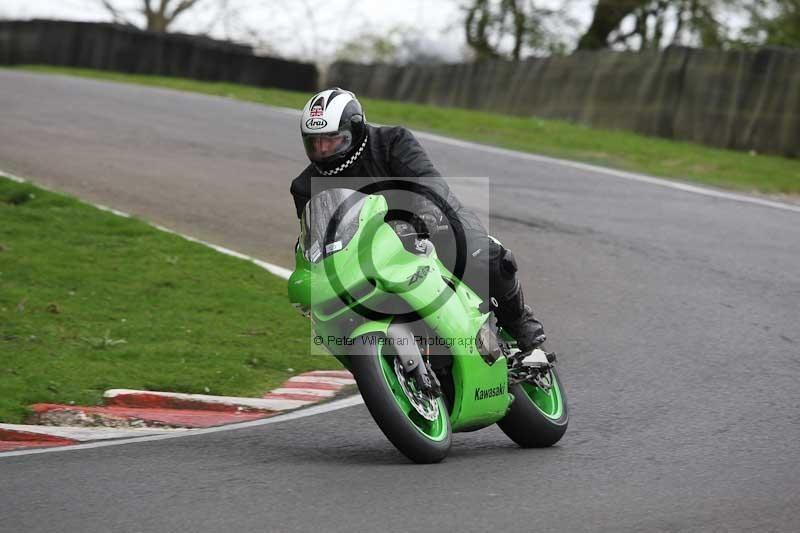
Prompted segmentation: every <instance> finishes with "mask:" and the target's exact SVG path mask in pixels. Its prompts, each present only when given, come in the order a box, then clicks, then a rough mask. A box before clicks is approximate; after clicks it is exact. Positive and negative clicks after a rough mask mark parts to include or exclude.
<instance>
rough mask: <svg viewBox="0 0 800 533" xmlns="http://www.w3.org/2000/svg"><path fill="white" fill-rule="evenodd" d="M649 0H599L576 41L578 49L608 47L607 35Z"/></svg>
mask: <svg viewBox="0 0 800 533" xmlns="http://www.w3.org/2000/svg"><path fill="white" fill-rule="evenodd" d="M649 1H650V0H599V1H598V2H597V6H596V7H595V9H594V16H593V17H592V23H591V25H590V26H589V29H588V30H586V33H584V34H583V36H582V37H581V38H580V40H579V41H578V50H597V49H600V48H608V46H609V42H608V37H609V35H611V32H613V31H614V30H616V29H617V27H618V26H619V25H620V23H621V22H622V21H623V19H625V17H627V16H628V15H630V14H631V13H633V12H634V11H636V10H637V9H639V8H641V7H644V6H645V5H646V4H647V3H649Z"/></svg>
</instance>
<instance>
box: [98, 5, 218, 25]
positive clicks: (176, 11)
mask: <svg viewBox="0 0 800 533" xmlns="http://www.w3.org/2000/svg"><path fill="white" fill-rule="evenodd" d="M99 2H100V4H101V5H102V6H103V7H104V8H105V9H106V10H107V11H108V12H109V13H110V14H111V16H112V17H113V18H114V22H118V23H121V24H128V25H131V26H138V25H137V24H134V23H133V22H132V19H131V17H130V13H131V12H133V13H136V14H137V15H139V16H142V17H144V22H145V26H144V28H145V29H147V30H149V31H155V32H160V33H164V32H166V31H168V30H169V27H170V26H171V25H172V24H173V23H174V22H175V20H176V19H177V18H178V17H180V16H181V15H183V14H184V13H186V12H187V11H189V10H190V9H192V8H194V7H196V6H198V5H200V4H203V3H205V2H206V0H138V3H139V6H138V7H136V8H132V9H126V8H123V7H122V6H121V2H119V1H118V0H99Z"/></svg>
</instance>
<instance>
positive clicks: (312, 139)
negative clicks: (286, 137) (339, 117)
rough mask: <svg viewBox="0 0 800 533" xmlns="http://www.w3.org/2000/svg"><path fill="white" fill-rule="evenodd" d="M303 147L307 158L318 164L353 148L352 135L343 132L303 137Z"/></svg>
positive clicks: (345, 131)
mask: <svg viewBox="0 0 800 533" xmlns="http://www.w3.org/2000/svg"><path fill="white" fill-rule="evenodd" d="M303 145H305V147H306V154H308V158H309V159H310V160H311V161H314V162H315V163H319V162H322V161H326V160H329V159H331V158H333V157H336V156H338V155H341V154H343V153H345V152H347V151H348V150H349V149H350V147H351V146H353V134H352V133H351V132H349V131H347V130H344V131H337V132H333V133H315V134H310V135H303Z"/></svg>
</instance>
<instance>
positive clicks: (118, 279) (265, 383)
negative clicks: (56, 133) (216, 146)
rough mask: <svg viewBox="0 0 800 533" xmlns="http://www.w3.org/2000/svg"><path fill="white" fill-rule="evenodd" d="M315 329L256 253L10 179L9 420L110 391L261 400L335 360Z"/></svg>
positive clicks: (1, 360) (1, 363)
mask: <svg viewBox="0 0 800 533" xmlns="http://www.w3.org/2000/svg"><path fill="white" fill-rule="evenodd" d="M309 333H310V324H309V322H308V320H306V319H304V318H302V317H301V316H300V315H299V314H298V313H297V312H296V311H295V310H294V309H293V308H292V307H291V305H289V302H288V299H287V297H286V281H284V280H282V279H280V278H278V277H275V276H273V275H271V274H269V273H267V272H265V271H264V270H262V269H261V268H259V267H257V266H255V265H253V264H252V263H249V262H247V261H242V260H239V259H235V258H232V257H228V256H225V255H222V254H220V253H218V252H215V251H213V250H211V249H209V248H207V247H205V246H202V245H199V244H196V243H192V242H189V241H187V240H185V239H182V238H180V237H178V236H175V235H171V234H168V233H164V232H161V231H158V230H155V229H153V228H151V227H150V226H148V225H147V224H145V223H144V222H142V221H139V220H136V219H126V218H121V217H118V216H114V215H111V214H109V213H106V212H104V211H100V210H98V209H96V208H94V207H91V206H89V205H86V204H83V203H81V202H79V201H77V200H75V199H72V198H69V197H67V196H62V195H59V194H54V193H51V192H47V191H44V190H42V189H39V188H36V187H34V186H32V185H29V184H18V183H15V182H12V181H10V180H8V179H5V178H0V420H1V421H5V422H19V421H21V420H23V419H24V417H25V415H26V406H27V405H29V404H31V403H35V402H59V403H61V402H75V403H77V404H97V403H100V402H101V397H102V394H103V392H104V391H105V390H106V389H109V388H133V389H151V390H166V391H178V392H189V393H211V394H223V395H228V394H230V395H245V396H258V395H261V394H262V393H263V392H264V391H265V390H267V389H269V388H271V387H274V386H276V385H279V384H280V383H281V382H282V381H283V380H284V379H285V378H286V377H288V376H289V375H291V374H294V373H298V372H303V371H306V370H310V369H315V368H338V367H339V364H338V363H337V362H336V360H335V359H334V358H333V357H331V356H323V355H313V356H312V355H309V353H308V352H309V346H310V342H309ZM289 369H293V370H289Z"/></svg>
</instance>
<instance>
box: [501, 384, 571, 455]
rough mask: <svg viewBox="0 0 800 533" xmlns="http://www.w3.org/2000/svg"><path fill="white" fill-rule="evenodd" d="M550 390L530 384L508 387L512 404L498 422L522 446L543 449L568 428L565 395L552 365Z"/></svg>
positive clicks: (554, 441)
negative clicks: (512, 399)
mask: <svg viewBox="0 0 800 533" xmlns="http://www.w3.org/2000/svg"><path fill="white" fill-rule="evenodd" d="M550 382H551V383H552V386H551V387H550V390H549V391H545V390H543V389H541V388H539V387H536V386H534V385H531V384H529V383H517V384H516V385H512V386H510V387H509V388H508V391H509V392H510V393H511V394H513V395H514V403H513V404H511V409H510V410H509V411H508V413H507V414H506V416H505V417H504V418H503V419H502V420H500V421H499V422H498V423H497V425H498V426H500V429H501V430H503V433H505V434H506V435H508V437H509V438H510V439H511V440H513V441H514V442H516V443H517V444H518V445H520V446H521V447H523V448H546V447H548V446H552V445H553V444H555V443H557V442H558V441H559V440H560V439H561V437H563V436H564V433H565V432H566V431H567V424H568V423H569V411H568V409H567V396H566V394H565V392H564V388H563V387H562V386H561V381H560V380H559V378H558V373H557V372H556V370H555V368H554V369H551V370H550Z"/></svg>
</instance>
